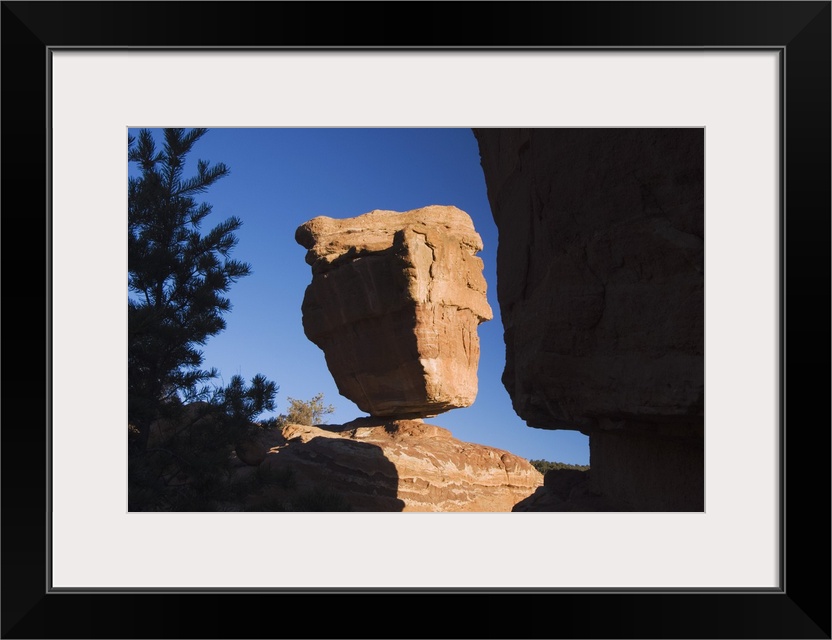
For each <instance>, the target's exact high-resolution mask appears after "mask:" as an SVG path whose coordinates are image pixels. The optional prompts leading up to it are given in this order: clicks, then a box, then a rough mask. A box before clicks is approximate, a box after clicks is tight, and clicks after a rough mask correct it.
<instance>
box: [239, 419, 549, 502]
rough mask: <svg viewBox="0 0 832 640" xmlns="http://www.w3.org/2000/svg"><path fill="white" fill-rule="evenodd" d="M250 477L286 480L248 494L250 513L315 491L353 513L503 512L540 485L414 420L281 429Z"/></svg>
mask: <svg viewBox="0 0 832 640" xmlns="http://www.w3.org/2000/svg"><path fill="white" fill-rule="evenodd" d="M241 471H242V472H243V473H254V472H255V470H254V468H253V467H247V468H242V469H241ZM257 472H258V473H260V474H261V476H262V477H268V476H270V475H271V476H275V477H284V476H285V475H286V474H289V475H290V476H291V479H292V482H291V486H290V487H289V488H284V487H282V486H279V485H276V486H275V487H273V488H270V489H267V490H264V491H262V492H261V493H260V494H258V495H256V496H252V497H251V499H250V506H253V507H254V508H256V507H257V506H258V504H261V503H268V502H269V501H275V500H276V501H279V502H281V503H283V504H288V505H290V506H291V504H292V500H293V499H295V497H296V496H302V495H308V494H310V493H314V492H321V493H324V494H330V495H332V496H334V497H337V498H338V499H339V500H340V501H342V503H343V504H347V505H348V506H349V508H350V510H352V511H422V512H425V511H435V512H450V511H454V512H462V511H464V512H497V511H499V512H508V511H511V510H512V508H513V507H514V505H515V504H517V503H518V502H521V501H522V500H524V499H526V498H528V497H529V496H530V495H531V494H533V493H534V492H535V490H536V489H537V488H538V487H540V486H542V485H543V476H542V475H541V474H540V472H539V471H537V469H535V468H534V467H533V466H532V465H531V464H530V463H529V462H528V461H527V460H525V459H523V458H520V457H518V456H515V455H513V454H511V453H509V452H507V451H503V450H501V449H495V448H492V447H487V446H484V445H478V444H472V443H468V442H462V441H460V440H457V439H455V438H453V436H452V435H451V433H450V432H449V431H448V430H447V429H443V428H442V427H438V426H435V425H431V424H426V423H424V422H422V421H421V420H389V421H384V420H381V419H371V418H365V419H359V420H355V421H353V422H351V423H348V424H346V425H341V426H304V425H297V424H290V425H286V426H285V427H283V429H282V431H281V438H280V439H279V440H278V441H277V442H276V443H275V445H274V446H273V447H272V448H271V450H270V451H269V453H268V455H267V456H266V459H265V461H264V462H263V463H262V464H261V465H260V468H259V469H258V470H257Z"/></svg>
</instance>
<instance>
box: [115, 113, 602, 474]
mask: <svg viewBox="0 0 832 640" xmlns="http://www.w3.org/2000/svg"><path fill="white" fill-rule="evenodd" d="M153 131H154V137H155V138H156V140H157V147H159V148H161V146H162V136H161V132H160V131H159V130H156V129H154V130H153ZM137 132H138V129H131V130H130V133H131V134H134V135H135V134H136V133H137ZM197 159H203V160H207V161H209V162H210V163H215V162H223V163H225V164H226V165H228V167H229V168H230V170H231V172H230V175H228V176H226V177H225V178H222V179H221V180H219V181H218V182H217V183H215V184H214V185H213V186H212V187H211V188H210V189H209V190H208V191H207V192H206V193H205V194H204V200H205V201H207V202H209V203H210V204H212V205H213V213H212V214H211V216H210V217H209V218H208V219H207V220H206V222H205V224H204V225H203V227H202V231H203V232H207V231H208V230H209V229H210V228H211V227H212V226H214V225H215V224H217V223H218V222H221V221H222V220H225V219H226V218H228V217H229V216H231V215H236V216H238V217H239V218H240V219H241V220H242V222H243V225H242V227H241V229H240V230H239V231H238V232H237V237H238V239H239V243H238V245H237V247H236V248H235V250H234V251H233V253H232V257H234V258H236V259H238V260H243V261H245V262H248V263H249V264H251V266H252V274H251V275H250V276H248V277H246V278H243V279H241V280H240V281H238V282H237V283H236V284H234V285H232V288H231V290H230V291H229V294H228V296H229V298H230V299H231V303H232V309H231V312H230V313H229V314H227V315H226V322H227V328H226V330H225V331H223V332H222V333H220V334H218V335H216V336H214V337H212V338H210V339H209V341H208V343H207V344H206V345H205V347H204V348H203V353H204V356H205V360H204V363H203V365H204V366H205V367H206V368H210V367H216V368H217V369H218V370H219V372H220V375H221V378H220V379H218V380H217V382H218V383H220V384H221V383H223V382H227V381H228V380H229V379H230V378H231V376H232V375H235V374H239V375H242V376H243V377H244V378H245V379H246V380H250V379H251V377H252V376H254V375H255V374H257V373H262V374H263V375H265V376H266V377H267V378H269V379H270V380H274V381H275V382H276V383H277V384H278V385H279V387H280V389H279V391H278V394H277V398H276V401H277V413H280V412H284V411H285V410H286V407H287V402H288V401H287V398H289V397H292V398H298V399H302V400H307V399H309V398H311V397H313V396H314V395H315V394H316V393H319V392H323V394H324V400H325V402H326V403H328V404H332V405H334V407H335V413H333V414H332V415H330V416H328V419H327V421H328V422H331V423H343V422H347V421H349V420H352V419H354V418H357V417H360V416H363V415H365V414H364V413H363V412H362V411H361V410H360V409H359V408H358V407H357V406H355V404H353V403H352V402H351V401H350V400H348V399H347V398H344V397H343V396H341V395H340V394H339V393H338V389H337V387H336V385H335V382H334V380H333V378H332V376H331V374H330V373H329V370H328V369H327V367H326V362H325V360H324V355H323V352H322V351H321V350H320V349H319V348H318V347H316V346H315V345H314V344H313V343H312V342H310V341H309V340H308V339H307V338H306V336H305V335H304V333H303V326H302V323H301V302H302V300H303V295H304V292H305V289H306V287H307V285H308V284H309V283H310V281H311V278H312V273H311V269H310V267H309V265H308V264H306V262H305V260H304V257H305V254H306V251H305V249H304V248H303V247H301V246H300V245H298V244H297V243H296V242H295V239H294V238H295V230H296V229H297V227H298V226H299V225H301V224H303V223H304V222H306V221H307V220H310V219H311V218H314V217H316V216H320V215H324V216H330V217H333V218H349V217H354V216H357V215H361V214H362V213H367V212H368V211H372V210H373V209H390V210H394V211H408V210H410V209H416V208H419V207H424V206H427V205H431V204H441V205H454V206H456V207H459V208H460V209H462V210H463V211H466V212H467V213H468V214H469V215H470V216H471V218H472V219H473V221H474V227H475V228H476V230H477V232H478V233H479V234H480V235H481V236H482V239H483V244H484V249H483V251H482V252H481V253H480V254H479V255H480V257H481V258H482V260H483V263H484V275H485V279H486V281H487V283H488V294H487V295H488V301H489V303H490V305H491V308H492V309H493V311H494V319H493V320H491V321H489V322H485V323H483V324H481V325H480V326H479V337H480V353H481V355H480V364H479V370H478V377H479V393H478V395H477V399H476V401H475V402H474V404H473V405H471V406H470V407H467V408H463V409H455V410H452V411H449V412H446V413H443V414H440V415H438V416H436V417H434V418H428V419H427V420H426V421H427V422H429V423H431V424H436V425H439V426H441V427H444V428H446V429H449V430H450V431H451V432H452V433H453V435H454V437H455V438H457V439H459V440H463V441H465V442H475V443H478V444H484V445H488V446H492V447H497V448H500V449H505V450H507V451H510V452H511V453H514V454H516V455H519V456H522V457H524V458H528V459H535V458H538V459H539V458H542V459H545V460H552V461H559V462H566V463H570V464H589V444H588V439H587V437H586V436H584V435H583V434H581V433H580V432H577V431H568V430H558V431H548V430H543V429H534V428H531V427H528V426H527V425H526V424H525V422H524V421H523V420H522V419H521V418H519V417H518V416H517V415H516V414H515V413H514V410H513V409H512V407H511V399H510V398H509V395H508V392H507V391H506V390H505V388H504V387H503V384H502V382H501V381H500V376H501V375H502V372H503V366H504V363H505V345H504V343H503V327H502V323H501V320H500V309H499V305H498V303H497V286H496V283H497V281H496V261H497V228H496V226H495V224H494V220H493V218H492V217H491V210H490V208H489V205H488V198H487V193H486V187H485V180H484V177H483V173H482V168H481V167H480V159H479V150H478V148H477V142H476V139H475V138H474V134H473V132H472V131H471V130H470V129H452V128H445V129H423V128H412V129H359V128H352V129H281V128H273V129H255V128H216V129H210V130H209V131H208V133H206V134H205V136H203V138H202V139H201V140H199V141H198V142H197V143H196V145H195V146H194V150H193V152H192V153H191V155H190V156H189V157H188V162H187V164H186V167H185V175H186V176H189V175H191V174H193V173H194V172H195V166H196V160H197ZM132 169H133V168H132V167H131V171H132Z"/></svg>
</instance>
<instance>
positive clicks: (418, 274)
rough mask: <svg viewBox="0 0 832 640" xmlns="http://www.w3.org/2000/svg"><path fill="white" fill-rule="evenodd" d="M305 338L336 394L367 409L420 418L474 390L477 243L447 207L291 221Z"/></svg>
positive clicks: (480, 302) (480, 281)
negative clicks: (302, 255)
mask: <svg viewBox="0 0 832 640" xmlns="http://www.w3.org/2000/svg"><path fill="white" fill-rule="evenodd" d="M296 240H297V241H298V243H299V244H301V245H302V246H303V247H304V248H306V249H307V250H308V251H307V254H306V261H307V263H309V264H310V265H311V266H312V283H311V284H310V285H309V287H308V288H307V290H306V294H305V296H304V300H303V306H302V311H303V327H304V331H305V333H306V336H307V337H308V338H309V339H310V340H311V341H312V342H314V343H315V344H316V345H318V346H319V347H320V348H321V349H322V350H323V352H324V355H325V357H326V361H327V366H328V368H329V371H330V372H331V373H332V376H333V377H334V378H335V382H336V384H337V385H338V390H339V392H340V393H341V394H342V395H343V396H345V397H347V398H349V399H350V400H352V401H353V402H355V404H356V405H358V407H359V408H361V409H362V410H363V411H366V412H367V413H369V414H370V415H372V416H384V417H402V418H403V417H427V416H433V415H436V414H438V413H441V412H443V411H448V410H450V409H454V408H459V407H467V406H469V405H471V404H472V403H473V402H474V399H475V398H476V394H477V365H478V364H479V338H478V336H477V327H478V325H479V324H480V323H481V322H483V321H485V320H490V319H491V318H492V311H491V308H490V307H489V305H488V302H487V300H486V295H485V291H486V284H485V278H484V277H483V275H482V266H483V265H482V260H481V259H480V258H478V257H477V256H476V253H477V252H478V251H480V250H481V249H482V240H481V238H480V236H479V234H477V233H476V231H475V230H474V226H473V223H472V222H471V218H470V217H469V216H468V214H466V213H465V212H464V211H461V210H460V209H457V208H456V207H446V206H430V207H424V208H422V209H416V210H413V211H407V212H397V211H382V210H376V211H371V212H369V213H366V214H364V215H360V216H357V217H355V218H348V219H342V220H336V219H333V218H328V217H323V216H322V217H318V218H314V219H313V220H310V221H309V222H306V223H305V224H303V225H301V226H300V227H299V228H298V230H297V233H296Z"/></svg>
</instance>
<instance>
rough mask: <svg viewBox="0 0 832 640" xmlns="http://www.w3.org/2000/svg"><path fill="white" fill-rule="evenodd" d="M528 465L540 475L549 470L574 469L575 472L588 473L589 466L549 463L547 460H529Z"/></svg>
mask: <svg viewBox="0 0 832 640" xmlns="http://www.w3.org/2000/svg"><path fill="white" fill-rule="evenodd" d="M529 463H531V465H532V466H533V467H534V468H535V469H537V470H538V471H540V473H543V474H545V473H546V472H547V471H549V470H550V469H558V470H560V469H575V470H576V471H588V470H589V465H588V464H587V465H584V464H566V463H565V462H549V461H548V460H529Z"/></svg>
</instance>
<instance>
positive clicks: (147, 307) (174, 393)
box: [127, 129, 277, 452]
mask: <svg viewBox="0 0 832 640" xmlns="http://www.w3.org/2000/svg"><path fill="white" fill-rule="evenodd" d="M206 132H207V129H190V130H185V129H165V130H164V144H163V145H162V148H161V150H157V147H156V143H155V141H154V139H153V135H152V133H151V132H150V131H149V130H147V129H142V130H141V132H140V133H139V135H138V139H136V138H133V137H132V136H128V160H129V162H132V163H135V164H136V165H137V166H138V168H139V170H140V174H139V176H138V177H131V178H130V179H129V183H128V234H127V240H128V286H129V295H128V387H129V388H128V422H129V423H130V425H132V430H133V432H135V430H138V434H136V436H135V437H134V439H133V440H134V445H135V447H136V449H137V450H138V451H139V452H141V451H144V450H145V449H146V447H147V439H148V435H149V427H150V425H151V424H152V423H153V421H154V420H157V419H159V418H162V417H175V415H176V413H177V410H178V408H180V407H181V405H182V404H183V403H187V402H191V401H194V400H211V401H212V402H214V403H215V404H217V405H218V406H220V407H222V408H223V410H224V411H225V412H226V413H228V414H232V415H235V416H236V417H241V418H242V417H243V416H244V417H245V418H246V419H251V418H252V417H253V416H255V415H257V413H259V412H260V411H263V410H269V409H273V408H274V404H273V399H274V395H275V393H276V391H277V388H276V387H275V385H274V383H273V382H269V381H268V380H266V378H264V377H263V376H261V375H259V374H258V375H257V376H255V377H254V379H253V380H252V387H251V388H250V389H247V388H246V387H245V385H244V384H243V382H242V380H241V379H238V377H237V376H235V378H234V379H233V380H232V384H231V385H229V387H228V388H226V389H223V390H220V391H219V392H216V391H214V392H213V393H212V391H211V389H210V387H209V386H208V385H207V384H206V383H207V382H208V381H209V380H210V379H212V378H214V377H216V376H217V371H216V370H215V369H213V368H210V369H203V368H202V363H203V354H202V351H200V349H199V347H200V346H201V345H204V344H205V343H206V341H207V339H208V338H209V337H211V336H213V335H216V334H217V333H219V332H221V331H222V330H223V329H225V326H226V325H225V320H224V319H223V314H225V313H227V312H228V311H230V309H231V302H230V301H229V299H228V298H227V297H226V296H225V293H226V292H227V291H228V289H229V287H230V286H231V284H232V283H234V282H236V281H237V280H239V279H240V278H242V277H245V276H247V275H249V274H250V273H251V265H249V264H247V263H245V262H240V261H238V260H234V259H232V258H231V257H230V253H231V250H232V249H233V248H234V246H235V245H236V244H237V237H236V236H235V235H234V232H235V231H236V230H237V229H239V228H240V226H241V224H242V223H241V221H240V219H239V218H237V217H234V216H232V217H230V218H228V219H226V220H225V221H224V222H221V223H220V224H218V225H216V226H215V227H214V228H213V229H211V230H210V231H208V232H207V233H206V234H204V235H203V234H202V233H201V232H200V226H201V223H202V222H203V220H204V219H205V218H206V216H208V215H209V214H210V213H211V205H209V204H207V203H204V202H198V201H197V199H196V197H197V196H198V195H199V194H201V193H203V192H205V191H206V190H207V189H208V188H209V187H210V186H211V185H212V184H214V183H215V182H216V181H217V180H219V179H220V178H222V177H224V176H227V175H228V174H229V169H228V167H227V166H226V165H224V164H223V163H216V164H213V165H211V164H209V163H208V162H206V161H204V160H198V161H197V164H196V175H194V176H191V177H185V175H184V166H185V159H186V157H187V155H188V154H189V153H190V152H191V150H192V148H193V146H194V144H195V143H196V142H197V141H198V140H199V139H200V138H201V137H202V136H203V135H205V133H206Z"/></svg>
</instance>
